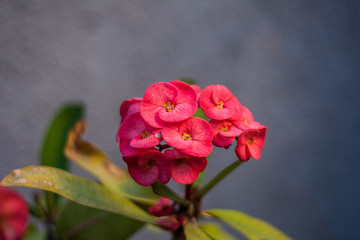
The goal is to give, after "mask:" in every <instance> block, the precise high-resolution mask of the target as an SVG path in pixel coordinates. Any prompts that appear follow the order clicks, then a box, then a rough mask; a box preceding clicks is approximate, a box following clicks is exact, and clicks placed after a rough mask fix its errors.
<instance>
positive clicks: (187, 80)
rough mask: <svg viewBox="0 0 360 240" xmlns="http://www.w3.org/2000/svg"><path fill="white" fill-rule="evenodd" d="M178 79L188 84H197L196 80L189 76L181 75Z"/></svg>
mask: <svg viewBox="0 0 360 240" xmlns="http://www.w3.org/2000/svg"><path fill="white" fill-rule="evenodd" d="M179 81H182V82H185V83H187V84H189V85H197V83H196V80H195V79H193V78H189V77H182V78H179Z"/></svg>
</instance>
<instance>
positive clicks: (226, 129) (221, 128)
mask: <svg viewBox="0 0 360 240" xmlns="http://www.w3.org/2000/svg"><path fill="white" fill-rule="evenodd" d="M220 131H223V132H227V131H229V127H228V126H221V127H220Z"/></svg>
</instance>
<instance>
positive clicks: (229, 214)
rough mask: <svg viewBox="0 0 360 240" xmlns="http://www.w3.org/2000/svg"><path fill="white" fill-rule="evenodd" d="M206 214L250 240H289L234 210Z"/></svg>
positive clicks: (212, 210)
mask: <svg viewBox="0 0 360 240" xmlns="http://www.w3.org/2000/svg"><path fill="white" fill-rule="evenodd" d="M206 212H207V213H208V214H210V215H212V216H214V217H216V218H219V219H220V220H222V221H224V222H225V223H227V224H229V225H230V226H232V227H234V228H235V229H237V230H238V231H240V232H241V233H242V234H244V235H245V236H246V237H247V238H249V239H250V240H255V239H256V240H258V239H267V240H272V239H273V240H289V239H291V238H290V237H289V236H287V235H286V234H285V233H283V232H281V231H280V230H279V229H277V228H276V227H274V226H272V225H271V224H269V223H267V222H265V221H263V220H260V219H258V218H254V217H251V216H249V215H247V214H245V213H242V212H239V211H236V210H227V209H210V210H206Z"/></svg>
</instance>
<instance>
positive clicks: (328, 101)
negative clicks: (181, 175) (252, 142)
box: [0, 0, 360, 240]
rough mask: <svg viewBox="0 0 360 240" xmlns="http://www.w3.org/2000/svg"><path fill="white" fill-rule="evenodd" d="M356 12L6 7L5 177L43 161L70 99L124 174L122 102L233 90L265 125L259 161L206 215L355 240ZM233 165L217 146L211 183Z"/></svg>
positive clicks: (2, 43)
mask: <svg viewBox="0 0 360 240" xmlns="http://www.w3.org/2000/svg"><path fill="white" fill-rule="evenodd" d="M359 10H360V4H359V1H260V0H255V1H235V0H234V1H230V0H224V1H189V0H182V1H115V0H104V1H95V0H94V1H31V0H28V1H5V0H0V104H1V105H0V106H1V107H0V152H1V158H0V164H1V167H0V178H3V177H5V176H6V175H7V174H8V173H10V171H11V170H12V169H14V168H19V167H24V166H27V165H33V164H37V161H38V153H39V147H40V144H41V140H42V138H43V134H44V131H45V130H46V127H47V124H48V122H49V120H50V118H51V117H52V116H53V114H54V112H55V111H56V110H57V109H58V108H59V107H60V106H61V105H62V104H63V103H65V102H69V101H81V102H84V103H85V104H86V107H87V114H86V118H87V120H88V122H89V125H90V130H89V132H88V134H86V138H87V139H88V140H90V141H92V142H94V143H96V144H97V145H99V146H100V147H101V148H102V149H103V150H104V151H105V152H106V153H107V154H108V155H109V156H110V157H111V158H112V159H113V160H114V161H115V162H116V163H117V164H118V165H120V166H122V167H125V165H124V164H123V162H122V160H121V155H120V152H119V150H118V145H117V143H116V142H115V134H116V131H117V128H118V127H119V115H118V109H119V106H120V104H121V102H122V101H123V100H125V99H128V98H132V97H140V96H142V95H143V93H144V91H145V89H146V88H147V86H149V85H150V84H152V83H154V82H158V81H171V80H174V79H178V78H180V77H192V78H194V79H196V80H197V81H198V82H199V84H200V86H201V87H202V88H204V87H206V86H207V85H210V84H223V85H225V86H227V87H228V88H229V89H231V91H232V92H233V93H234V95H236V96H237V97H238V98H239V99H240V101H241V102H242V103H243V104H244V105H245V106H247V107H249V108H250V109H251V110H252V112H253V114H254V116H255V119H256V120H258V121H260V122H261V123H263V124H265V125H267V126H268V128H269V130H268V135H267V139H266V144H265V148H264V150H263V156H262V158H261V159H260V160H259V161H254V160H250V161H249V162H248V163H246V164H244V165H242V166H241V167H240V168H239V169H237V170H236V171H235V172H233V173H232V174H231V175H230V176H229V177H227V178H226V179H225V180H224V181H223V182H222V183H221V184H219V185H218V186H217V187H216V188H215V189H214V190H213V191H212V192H211V193H209V195H208V197H207V198H206V200H205V202H204V206H205V207H206V208H213V207H223V208H234V209H238V210H241V211H244V212H246V213H248V214H251V215H253V216H256V217H259V218H262V219H264V220H266V221H269V222H270V223H272V224H274V225H275V226H277V227H278V228H280V229H282V230H283V231H284V232H286V233H287V234H289V235H290V236H291V237H293V238H294V239H302V240H303V239H314V240H315V239H316V240H318V239H327V240H331V239H359V238H360V230H359V227H358V225H359V223H360V211H359V210H360V206H359V204H360V193H359V184H360V179H359V177H358V173H359V170H360V169H359V166H360V162H359V159H358V156H359V153H360V124H359V123H360V113H359V110H360V109H359V105H358V104H359V103H360V94H359V85H360V84H359V77H360V72H359V63H360V59H359V56H360V50H359V43H360V31H359V30H360V12H359ZM235 158H236V156H235V154H234V149H233V148H230V149H229V150H227V151H226V150H223V149H216V150H215V153H214V154H213V158H212V161H211V162H210V163H209V166H208V177H207V179H209V178H210V177H211V176H214V175H215V174H216V173H217V172H218V171H219V169H222V168H223V167H225V166H226V165H228V164H230V163H231V162H232V161H234V160H235ZM73 169H74V171H75V173H77V174H81V175H83V176H87V175H86V173H85V172H84V171H83V170H81V169H80V168H78V167H76V166H73ZM18 190H19V191H21V192H22V193H24V194H25V195H26V196H28V197H29V196H30V192H31V191H30V190H27V189H23V188H18ZM168 237H169V236H168V235H161V234H160V235H159V234H156V233H151V232H150V231H148V230H143V231H141V232H140V233H138V234H136V235H135V236H134V237H133V239H134V240H136V239H143V238H147V239H168Z"/></svg>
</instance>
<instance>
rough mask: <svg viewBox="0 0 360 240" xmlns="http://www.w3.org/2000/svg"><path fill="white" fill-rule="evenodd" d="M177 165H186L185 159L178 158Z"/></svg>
mask: <svg viewBox="0 0 360 240" xmlns="http://www.w3.org/2000/svg"><path fill="white" fill-rule="evenodd" d="M175 163H176V164H178V165H181V164H184V163H185V158H176V159H175Z"/></svg>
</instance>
